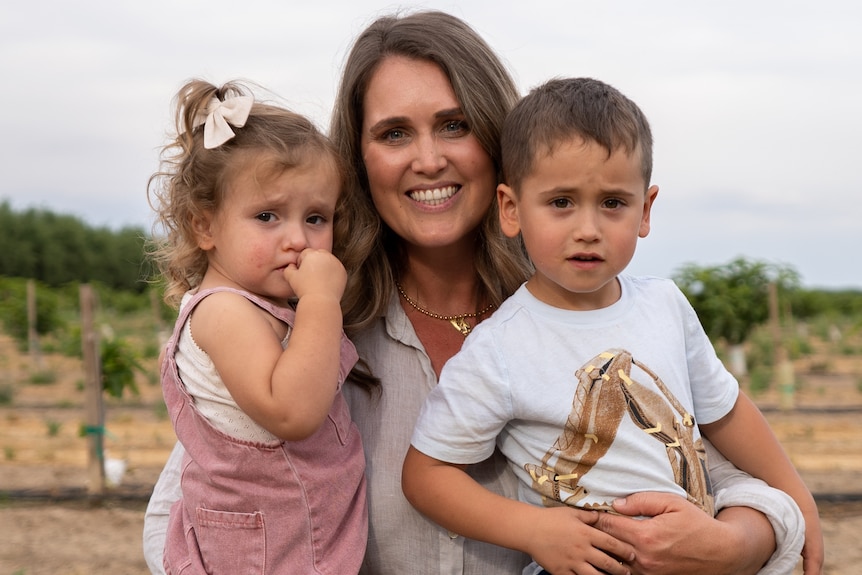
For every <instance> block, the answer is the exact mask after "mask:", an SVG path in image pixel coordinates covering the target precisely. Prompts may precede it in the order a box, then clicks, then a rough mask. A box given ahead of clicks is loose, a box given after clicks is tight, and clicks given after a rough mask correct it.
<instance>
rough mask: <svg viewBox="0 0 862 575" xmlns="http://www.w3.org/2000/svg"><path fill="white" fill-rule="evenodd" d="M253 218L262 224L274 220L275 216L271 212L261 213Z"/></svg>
mask: <svg viewBox="0 0 862 575" xmlns="http://www.w3.org/2000/svg"><path fill="white" fill-rule="evenodd" d="M255 217H256V218H257V219H258V220H260V221H262V222H271V221H272V220H274V219H275V214H273V213H272V212H261V213H259V214H258V215H257V216H255Z"/></svg>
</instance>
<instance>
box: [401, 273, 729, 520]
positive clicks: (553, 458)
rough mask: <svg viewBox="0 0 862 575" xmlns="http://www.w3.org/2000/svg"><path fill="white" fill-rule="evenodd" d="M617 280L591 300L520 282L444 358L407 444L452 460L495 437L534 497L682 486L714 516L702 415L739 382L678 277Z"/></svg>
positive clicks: (707, 419) (576, 498)
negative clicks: (605, 302)
mask: <svg viewBox="0 0 862 575" xmlns="http://www.w3.org/2000/svg"><path fill="white" fill-rule="evenodd" d="M620 283H621V286H622V295H621V298H620V299H619V301H617V302H616V303H614V304H613V305H611V306H609V307H607V308H604V309H599V310H593V311H570V310H562V309H558V308H555V307H552V306H549V305H547V304H545V303H543V302H541V301H539V300H537V299H536V298H535V297H533V295H532V294H531V293H530V292H529V291H528V289H527V288H526V286H521V288H520V289H519V290H518V291H517V292H516V293H515V294H514V295H513V296H512V297H511V298H509V299H508V300H506V301H505V302H504V303H503V305H502V306H501V307H500V309H499V310H497V311H496V312H495V313H494V314H493V316H492V317H490V318H489V319H487V320H485V321H483V322H482V323H481V324H479V326H477V327H476V329H475V330H474V331H473V333H471V334H470V336H469V337H468V338H467V340H466V341H465V343H464V346H463V347H462V349H461V351H460V353H458V354H457V355H456V356H454V357H453V358H452V359H451V360H449V362H448V363H447V364H446V366H445V367H444V368H443V371H442V373H441V377H440V383H439V385H438V386H437V387H436V388H435V389H434V390H433V391H432V392H431V394H430V395H429V396H428V399H427V401H426V402H425V404H424V406H423V409H422V412H421V414H420V416H419V420H418V422H417V426H416V429H415V431H414V434H413V438H412V444H413V445H414V446H415V447H416V448H417V449H418V450H419V451H421V452H423V453H425V454H426V455H429V456H431V457H434V458H436V459H439V460H442V461H447V462H450V463H459V464H464V463H474V462H477V461H482V460H484V459H486V458H487V457H488V456H489V455H491V453H492V452H493V450H494V447H495V445H498V446H499V447H500V449H501V451H502V452H503V454H504V455H505V456H506V458H507V459H508V461H509V464H510V465H511V467H512V469H513V471H514V472H515V474H516V475H517V476H518V478H519V479H520V488H519V498H520V499H521V500H522V501H526V502H529V503H533V504H536V505H542V504H546V505H553V504H561V503H566V504H568V505H575V506H579V507H584V506H599V507H604V506H606V505H609V504H610V502H611V501H613V499H614V498H616V497H623V496H626V495H629V494H631V493H635V492H639V491H645V490H649V491H664V492H669V493H675V494H679V495H681V496H684V497H685V496H686V495H687V493H686V491H688V495H689V499H690V500H692V501H693V502H695V503H697V504H699V505H701V506H702V507H703V508H704V509H706V510H707V511H708V512H710V513H711V512H712V510H713V509H712V496H711V495H712V494H711V488H710V487H709V484H708V477H707V476H706V474H705V465H704V464H702V463H701V459H700V456H699V455H698V454H697V453H698V452H702V443H701V440H700V434H699V432H698V429H697V424H698V423H711V422H714V421H716V420H718V419H720V418H721V417H722V416H724V415H725V414H727V413H728V412H729V411H730V409H731V408H732V407H733V405H734V403H735V401H736V398H737V394H738V393H739V385H738V383H737V381H736V380H735V379H734V378H733V376H732V375H731V374H730V373H728V372H727V370H726V369H725V368H724V366H723V365H722V363H721V361H720V360H719V359H718V357H717V356H716V354H715V351H714V349H713V347H712V345H711V343H710V342H709V339H708V338H707V336H706V334H705V333H704V331H703V328H702V326H701V324H700V322H699V321H698V319H697V315H696V314H695V312H694V310H693V309H692V307H691V306H690V304H689V303H688V301H687V300H686V299H685V297H684V295H683V294H682V293H681V292H680V291H679V289H678V288H677V287H676V286H675V285H674V283H673V282H671V281H670V280H665V279H659V278H633V277H626V276H621V277H620ZM676 443H679V446H676ZM698 474H699V477H700V479H698ZM697 481H700V484H699V485H698V484H696V483H697ZM684 488H685V489H684Z"/></svg>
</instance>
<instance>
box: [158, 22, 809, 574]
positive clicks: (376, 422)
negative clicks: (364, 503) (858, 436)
mask: <svg viewBox="0 0 862 575" xmlns="http://www.w3.org/2000/svg"><path fill="white" fill-rule="evenodd" d="M517 99H518V92H517V89H516V87H515V84H514V82H513V81H512V79H511V77H510V76H509V74H508V73H507V71H506V70H505V68H504V67H503V66H502V64H501V63H500V61H499V59H498V58H497V56H496V55H495V54H494V53H493V51H492V50H491V49H490V48H489V47H488V46H487V45H486V44H485V42H484V41H483V40H482V39H481V38H480V37H479V36H478V35H477V34H476V33H475V31H473V30H472V29H471V28H470V27H469V26H467V25H466V24H465V23H464V22H462V21H461V20H459V19H457V18H455V17H452V16H449V15H447V14H443V13H440V12H419V13H414V14H410V15H406V16H403V17H382V18H379V19H378V20H376V21H375V22H373V23H372V24H371V25H370V26H369V27H368V28H366V30H364V31H363V32H362V33H361V34H360V36H359V37H358V38H357V39H356V41H355V43H354V46H353V48H352V50H351V52H350V54H349V56H348V59H347V61H346V63H345V66H344V72H343V76H342V79H341V85H340V88H339V93H338V96H337V101H336V105H335V110H334V113H333V120H332V126H331V131H332V137H333V139H334V140H335V142H336V145H337V146H338V147H339V150H340V152H341V153H342V154H343V156H344V157H345V158H347V159H348V161H349V163H350V167H351V170H352V174H350V176H351V177H350V178H349V180H350V182H349V183H348V189H347V190H346V192H345V200H344V204H343V205H342V206H341V210H340V213H339V214H338V216H337V223H336V226H337V229H336V232H337V237H336V243H337V244H338V245H337V251H336V253H337V255H338V256H339V257H340V258H341V259H342V261H343V263H344V264H345V267H346V268H347V270H348V274H349V279H348V286H347V288H346V290H345V299H344V302H343V307H344V317H345V329H346V330H347V332H348V335H350V337H351V339H352V340H353V341H354V343H355V344H356V347H357V350H358V351H359V355H360V358H361V359H362V361H363V362H364V365H365V366H366V367H367V368H368V370H370V372H371V375H372V376H373V377H367V376H368V371H366V372H364V373H361V372H357V370H354V374H355V375H356V378H355V379H356V381H357V383H358V385H356V386H355V387H352V388H351V386H345V394H346V396H347V399H348V401H349V402H350V404H351V411H352V415H353V418H354V420H355V422H356V424H357V425H358V426H359V429H360V432H361V434H362V439H363V444H364V446H365V449H366V461H367V467H366V473H367V475H368V493H369V541H368V550H367V553H366V559H365V565H364V567H363V572H364V573H369V574H387V573H422V574H425V573H441V574H442V573H463V574H467V575H484V574H487V573H507V574H516V573H520V571H521V568H522V567H523V566H524V565H526V564H527V558H526V557H525V556H523V555H521V554H519V553H516V552H514V551H511V550H507V549H503V548H499V547H494V546H491V545H488V544H484V543H480V542H476V541H470V540H464V538H463V537H460V536H457V535H456V534H454V533H447V532H446V531H445V530H443V529H441V528H439V527H438V526H436V525H435V524H433V523H431V522H430V521H428V520H426V519H425V518H424V517H422V516H421V515H419V514H418V513H417V512H416V511H415V510H414V509H413V508H412V507H411V506H410V505H409V503H407V501H406V500H405V499H404V497H403V495H402V493H401V464H402V460H403V457H404V454H405V453H406V451H407V446H408V445H409V441H410V436H411V433H412V429H413V424H414V423H415V420H416V418H417V416H418V413H419V408H420V406H421V404H422V402H423V400H424V398H425V396H426V395H427V393H428V391H429V390H430V389H431V388H432V387H433V386H434V385H435V384H436V381H437V376H438V374H439V372H440V369H441V368H442V366H443V364H444V363H445V362H446V360H447V359H448V358H449V357H451V356H452V355H453V354H454V353H456V352H457V351H458V350H459V349H460V347H461V344H462V343H463V340H464V336H465V335H466V333H469V330H470V329H472V327H473V326H475V324H476V323H477V322H478V321H481V319H483V318H484V317H486V316H487V315H488V314H489V313H490V312H491V311H492V310H493V308H494V307H495V306H496V305H499V303H500V302H501V301H502V300H503V299H505V298H506V297H508V296H509V295H510V294H511V293H512V292H513V291H514V290H515V289H516V288H517V287H518V286H519V285H520V284H521V283H522V282H523V281H525V280H526V278H527V277H528V275H529V272H530V266H529V263H528V262H527V259H526V257H525V256H524V253H523V250H522V249H521V247H520V245H518V244H517V243H509V242H508V241H507V240H504V239H503V236H502V234H501V233H500V229H499V221H498V216H497V212H496V202H494V197H495V188H496V185H497V182H498V178H499V170H498V168H499V134H500V128H501V125H502V122H503V119H504V117H505V114H506V113H507V112H508V111H509V109H510V108H511V107H512V106H513V105H514V103H515V101H516V100H517ZM177 453H180V454H181V453H182V452H181V448H178V449H175V452H174V454H172V456H171V459H170V460H169V461H168V463H167V465H166V467H165V471H164V472H163V474H162V477H160V479H159V482H158V484H157V485H156V489H155V491H154V493H153V498H152V499H151V502H150V506H149V507H148V510H147V521H146V525H145V533H144V538H145V551H146V553H145V554H146V556H147V560H148V562H149V563H150V566H151V568H154V567H155V568H158V566H159V565H160V563H161V547H160V546H159V545H160V540H159V539H160V534H159V531H160V529H161V528H162V527H161V524H162V522H163V520H164V519H163V516H165V515H166V514H167V510H168V509H169V506H170V503H171V501H173V500H174V499H176V498H178V496H179V494H177V493H176V490H177V484H178V474H179V461H180V460H181V457H178V456H177ZM718 471H720V473H717V475H716V479H718V481H717V483H724V482H728V483H730V484H732V485H729V486H728V489H726V490H725V491H724V492H723V495H719V497H718V498H717V499H718V501H725V504H726V505H728V504H729V505H750V506H757V507H758V509H760V510H761V511H762V512H764V513H768V514H769V518H770V520H771V522H772V527H770V522H769V521H767V520H766V518H765V517H764V515H762V514H761V513H759V512H757V511H754V510H752V509H749V508H744V507H729V508H728V509H725V510H724V511H722V512H721V513H720V514H719V516H718V520H715V519H711V518H709V517H708V516H707V515H705V514H704V513H703V512H702V511H700V510H699V509H697V508H695V507H694V506H693V505H691V504H688V503H687V502H685V501H682V500H680V499H679V498H674V497H669V496H664V495H659V494H638V495H636V496H632V497H629V498H628V503H627V506H626V507H625V508H624V511H625V512H626V513H629V514H631V515H635V516H636V515H639V514H643V515H656V516H657V517H655V518H654V519H652V520H650V521H635V520H631V519H628V518H626V517H617V516H610V515H607V514H604V515H602V516H601V517H599V519H598V522H597V526H598V527H600V528H601V529H602V530H604V531H605V532H607V533H608V534H609V535H612V536H613V537H615V538H617V539H619V540H620V541H622V542H624V544H625V545H631V546H632V547H633V548H634V550H635V553H636V561H635V562H634V563H631V564H628V565H627V566H626V567H627V568H628V569H629V570H631V572H633V573H687V572H692V571H693V570H697V572H704V573H707V572H709V573H756V572H757V571H758V569H759V567H760V566H761V565H763V563H765V562H766V561H767V560H769V559H770V556H771V555H772V553H773V549H774V548H775V544H776V542H777V543H778V550H777V551H776V552H775V555H774V556H773V557H772V560H770V563H769V565H768V566H767V571H768V572H772V573H786V572H788V571H789V569H788V567H787V566H788V565H793V564H795V562H796V559H797V558H796V557H795V556H793V555H795V554H794V553H793V552H791V553H790V554H788V553H787V552H786V549H787V548H788V546H787V544H788V543H791V542H792V541H793V540H794V539H795V538H796V537H798V536H800V535H801V533H802V531H801V529H800V528H799V527H800V524H801V521H800V519H799V516H798V515H797V514H798V511H795V510H794V509H795V508H794V507H793V505H792V503H791V502H789V501H788V499H787V498H786V497H785V496H783V495H782V494H780V493H779V492H775V491H773V490H769V489H768V488H765V486H764V485H762V484H760V483H758V482H756V481H755V480H751V479H749V478H747V477H745V476H742V475H741V474H739V472H737V471H736V470H735V469H733V468H732V466H731V467H730V468H727V467H722V468H721V469H720V470H718ZM471 473H472V474H473V475H474V477H476V478H477V479H478V480H479V481H480V482H481V483H483V484H484V485H485V486H487V487H489V488H490V489H493V490H495V491H497V492H499V493H502V494H505V495H508V496H514V494H515V489H516V483H515V478H514V476H513V475H511V474H510V472H509V471H508V470H507V469H506V466H505V464H504V463H503V462H502V461H501V460H500V459H498V458H492V459H491V460H489V461H487V462H485V463H484V464H481V465H478V466H476V467H475V469H473V470H472V471H471ZM713 473H714V474H715V473H716V470H713ZM725 478H726V479H725ZM572 512H573V513H577V512H578V511H576V510H572ZM773 529H775V531H773ZM782 550H784V551H782ZM788 555H789V556H788ZM704 558H707V559H704ZM767 571H764V572H767ZM619 572H620V573H624V572H625V568H623V567H621V569H620V571H619Z"/></svg>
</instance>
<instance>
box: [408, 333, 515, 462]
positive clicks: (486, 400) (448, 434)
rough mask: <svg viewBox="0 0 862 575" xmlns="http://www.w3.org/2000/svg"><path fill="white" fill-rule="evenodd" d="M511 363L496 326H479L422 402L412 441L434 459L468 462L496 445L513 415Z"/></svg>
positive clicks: (481, 459) (483, 456) (486, 453)
mask: <svg viewBox="0 0 862 575" xmlns="http://www.w3.org/2000/svg"><path fill="white" fill-rule="evenodd" d="M506 373H507V369H506V364H505V361H504V358H503V357H502V355H501V354H500V352H499V347H497V346H496V344H495V342H494V337H493V333H492V330H484V331H482V330H477V331H474V332H473V333H472V334H471V335H470V337H469V338H468V339H467V340H466V341H465V342H464V346H463V347H462V348H461V351H460V352H458V353H457V354H456V355H455V356H453V357H452V358H451V359H450V360H449V361H448V362H447V363H446V365H445V366H444V368H443V370H442V372H441V374H440V381H439V383H438V384H437V386H436V387H435V388H434V389H433V390H432V391H431V393H430V394H429V395H428V397H427V398H426V400H425V403H424V404H423V406H422V410H421V412H420V414H419V419H418V420H417V422H416V428H415V430H414V432H413V437H412V439H411V444H412V445H413V447H415V448H416V449H418V450H419V451H421V452H422V453H424V454H425V455H428V456H429V457H433V458H435V459H439V460H440V461H445V462H447V463H457V464H470V463H477V462H479V461H484V460H485V459H487V458H488V457H490V456H491V454H492V453H493V451H494V446H495V444H496V441H497V436H498V435H499V433H500V432H501V431H502V429H503V427H504V426H505V425H506V423H507V422H508V421H509V420H510V419H511V413H512V406H511V394H510V392H509V385H508V377H507V375H506Z"/></svg>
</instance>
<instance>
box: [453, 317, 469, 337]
mask: <svg viewBox="0 0 862 575" xmlns="http://www.w3.org/2000/svg"><path fill="white" fill-rule="evenodd" d="M449 323H451V324H452V326H453V327H454V328H455V329H457V330H458V331H460V332H461V335H463V336H464V337H467V336H468V335H469V334H470V332H471V331H472V330H473V328H472V327H470V324H469V323H467V320H466V318H464V317H463V316H459V317H454V318H452V319H450V320H449Z"/></svg>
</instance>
